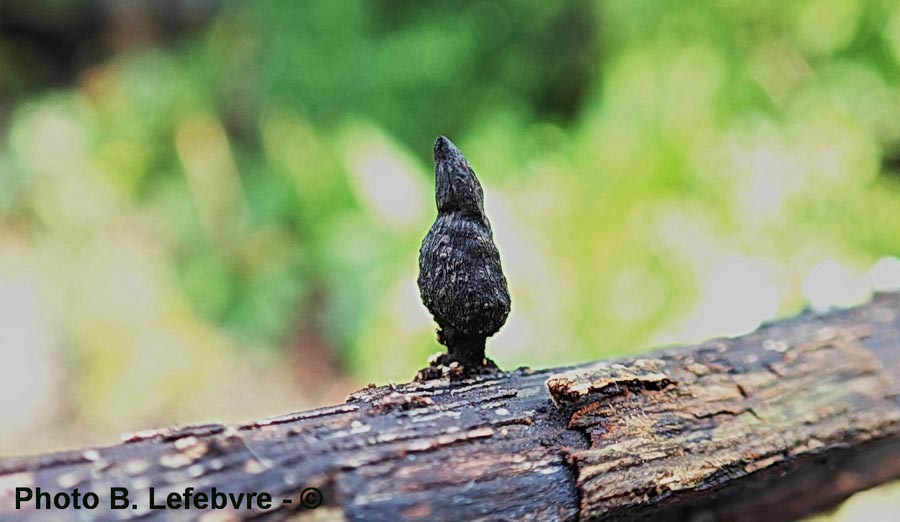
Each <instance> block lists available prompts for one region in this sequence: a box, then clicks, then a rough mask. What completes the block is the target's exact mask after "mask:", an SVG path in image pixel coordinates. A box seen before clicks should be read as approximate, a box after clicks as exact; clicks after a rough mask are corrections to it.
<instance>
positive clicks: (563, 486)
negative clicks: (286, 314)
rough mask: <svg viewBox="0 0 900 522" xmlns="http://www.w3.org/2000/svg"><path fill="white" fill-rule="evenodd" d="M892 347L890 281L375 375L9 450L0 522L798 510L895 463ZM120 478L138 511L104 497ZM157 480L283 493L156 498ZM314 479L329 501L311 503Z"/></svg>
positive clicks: (785, 515)
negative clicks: (854, 297)
mask: <svg viewBox="0 0 900 522" xmlns="http://www.w3.org/2000/svg"><path fill="white" fill-rule="evenodd" d="M898 354H900V296H898V295H882V296H879V297H878V298H876V300H875V301H873V302H872V303H870V304H868V305H865V306H862V307H859V308H856V309H853V310H848V311H844V312H839V313H834V314H830V315H825V316H812V315H804V316H800V317H797V318H793V319H789V320H785V321H781V322H779V323H775V324H772V325H768V326H765V327H763V328H762V329H760V330H758V331H757V332H754V333H753V334H750V335H747V336H744V337H741V338H736V339H718V340H713V341H710V342H707V343H703V344H701V345H698V346H692V347H681V348H673V349H667V350H662V351H659V352H655V353H652V354H647V355H644V356H642V357H639V358H630V359H622V360H618V361H611V362H598V363H593V364H588V365H583V366H578V367H571V368H561V369H552V370H545V371H531V370H527V369H520V370H517V371H514V372H507V373H503V374H497V375H483V376H477V377H474V378H472V379H468V380H464V381H454V382H449V381H448V380H446V379H445V380H432V381H425V382H416V383H410V384H405V385H398V386H386V387H369V388H366V389H363V390H360V391H359V392H357V393H355V394H353V395H352V396H351V397H350V398H349V399H348V401H347V403H345V404H343V405H338V406H332V407H328V408H321V409H317V410H312V411H307V412H301V413H295V414H290V415H285V416H282V417H277V418H272V419H267V420H263V421H258V422H254V423H248V424H245V425H235V426H223V425H218V424H212V425H200V426H187V427H181V428H169V429H164V430H157V431H151V432H139V433H135V434H130V435H128V436H126V437H125V442H124V443H123V444H121V445H117V446H111V447H107V448H96V449H87V450H81V451H72V452H65V453H58V454H51V455H41V456H35V457H26V458H19V459H8V460H5V461H0V520H70V519H72V518H75V517H76V516H77V518H79V519H83V520H117V519H122V518H128V517H145V518H154V517H156V518H165V519H166V520H194V519H202V520H241V519H246V518H259V519H262V520H286V519H292V520H295V519H296V520H307V519H308V520H367V521H379V520H390V521H396V520H454V521H455V520H542V521H543V520H549V521H553V520H560V521H562V520H636V519H651V520H653V519H657V520H759V519H762V518H764V519H766V520H767V522H774V521H778V520H791V519H793V518H796V517H797V516H800V515H805V514H809V513H810V512H813V511H815V510H819V509H823V508H826V507H829V506H832V505H834V504H836V503H837V502H839V501H840V500H842V499H844V498H846V497H847V496H848V495H850V494H852V493H853V492H855V491H858V490H861V489H864V488H867V487H871V486H873V485H876V484H879V483H882V482H885V481H888V480H891V479H894V478H898V477H900V400H898V397H900V386H898V381H900V355H898ZM113 486H115V487H124V488H127V489H128V490H129V492H130V497H129V498H130V499H131V501H132V502H133V503H134V504H136V505H137V508H136V509H128V510H123V511H110V510H108V509H105V508H106V507H107V506H108V499H109V494H110V487H113ZM16 487H31V488H35V487H41V488H43V489H44V490H46V491H50V492H58V491H71V490H72V488H76V487H77V488H79V490H80V491H81V492H86V491H93V492H96V493H97V494H98V496H99V497H100V499H101V501H100V508H98V509H96V510H81V511H78V512H77V514H76V513H74V512H73V511H72V510H49V511H48V510H44V509H42V510H34V509H33V506H31V507H32V509H23V510H20V511H16V510H15V509H14V500H15V488H16ZM151 487H152V488H154V490H155V492H156V497H157V498H161V497H164V496H165V495H166V494H167V493H168V492H181V491H183V490H184V488H185V487H194V488H196V489H197V490H198V491H210V490H211V489H212V488H213V487H216V488H217V489H219V490H223V491H226V492H241V491H244V492H254V491H255V492H262V491H266V492H269V493H271V494H272V495H273V497H274V499H275V501H276V502H275V505H274V506H273V507H272V508H271V509H268V510H264V511H246V510H238V511H230V510H220V511H214V512H213V511H209V512H205V511H202V510H196V509H194V510H165V511H160V510H150V509H149V507H148V500H149V491H150V488H151ZM308 487H316V488H319V489H320V490H321V492H322V498H323V501H324V502H323V505H322V506H321V507H319V508H318V509H315V510H310V509H304V508H303V507H302V506H301V503H300V501H299V499H300V495H301V492H302V491H303V490H304V489H305V488H308ZM284 498H288V499H292V503H290V504H284V503H282V499H284Z"/></svg>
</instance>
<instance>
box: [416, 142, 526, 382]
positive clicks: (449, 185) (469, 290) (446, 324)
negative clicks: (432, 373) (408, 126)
mask: <svg viewBox="0 0 900 522" xmlns="http://www.w3.org/2000/svg"><path fill="white" fill-rule="evenodd" d="M434 174H435V200H436V202H437V210H438V216H437V219H436V220H435V222H434V224H433V225H432V226H431V230H429V231H428V235H426V236H425V239H424V240H423V241H422V247H421V248H420V249H419V293H420V295H421V296H422V302H423V303H425V306H426V307H427V308H428V310H429V311H430V312H431V315H433V316H434V319H435V321H437V324H438V326H439V327H440V329H439V330H438V341H439V342H440V343H441V344H443V345H445V346H446V347H447V355H446V356H442V358H441V359H440V360H439V361H438V363H437V364H445V365H446V364H449V363H452V362H457V363H459V365H460V366H462V367H463V369H464V370H465V372H466V373H473V372H474V373H477V372H478V371H479V370H483V369H488V368H495V366H494V363H493V362H492V361H490V360H489V359H486V358H485V354H484V349H485V340H486V339H487V338H488V337H490V336H492V335H494V334H495V333H497V330H499V329H500V327H501V326H503V323H505V322H506V317H507V316H508V315H509V306H510V303H509V290H508V289H507V286H506V277H505V276H504V275H503V269H502V268H501V266H500V254H499V252H497V246H496V245H494V236H493V233H492V231H491V224H490V222H489V221H488V218H487V215H485V213H484V192H483V191H482V189H481V184H480V183H479V182H478V178H477V177H475V171H473V170H472V167H470V166H469V162H468V161H467V160H466V158H465V156H463V154H462V152H460V150H459V149H458V148H456V146H455V145H454V144H453V143H452V142H451V141H450V140H448V139H447V138H445V137H443V136H439V137H438V138H437V140H436V141H435V143H434Z"/></svg>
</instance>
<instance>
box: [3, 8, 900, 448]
mask: <svg viewBox="0 0 900 522" xmlns="http://www.w3.org/2000/svg"><path fill="white" fill-rule="evenodd" d="M40 4H41V5H43V6H44V8H45V9H47V10H49V11H53V10H54V9H64V8H63V7H60V6H55V5H54V3H53V2H44V3H40ZM23 49H27V46H23V44H22V42H21V41H18V40H16V39H15V38H13V37H12V36H9V35H7V36H6V37H4V38H2V39H0V64H2V65H3V66H4V69H6V70H7V71H8V72H9V73H10V74H9V75H7V76H6V77H4V79H3V81H0V96H2V97H3V98H0V104H3V103H4V102H3V101H2V100H3V99H7V100H9V101H10V103H9V104H7V106H6V107H4V108H3V110H2V111H0V114H3V115H4V116H5V117H6V119H5V121H4V124H5V127H4V132H3V143H2V149H0V310H5V311H7V312H9V313H7V314H5V317H6V319H0V322H3V324H4V325H5V327H4V328H3V329H0V332H2V333H0V339H2V340H3V341H2V345H0V366H3V367H6V368H9V370H7V371H6V372H4V371H3V370H0V376H3V377H4V379H5V381H6V383H7V384H6V387H5V388H2V389H0V390H2V393H0V395H3V396H5V397H14V398H15V399H10V400H6V402H2V401H0V406H2V409H0V418H9V419H14V420H15V422H11V423H10V426H12V428H10V429H9V430H7V431H8V433H7V434H5V435H6V439H4V441H5V442H8V444H11V446H10V447H11V448H13V450H17V449H18V448H29V449H37V447H36V446H35V445H36V444H40V443H41V439H39V438H38V439H35V438H33V437H32V438H29V439H27V440H26V439H25V436H24V433H27V432H31V431H32V430H34V429H35V427H36V426H39V427H43V428H45V431H44V432H45V433H48V434H49V435H47V436H46V438H45V439H44V443H45V444H56V445H58V444H62V443H63V442H68V441H70V440H74V441H81V440H82V439H81V438H80V437H82V436H83V437H84V438H90V437H93V438H94V439H93V440H96V438H97V437H109V433H110V432H112V431H113V430H123V429H133V428H138V427H141V426H145V425H152V424H159V423H170V422H176V421H198V420H203V419H204V418H209V419H226V420H227V419H233V418H248V417H257V416H259V415H261V414H262V413H278V412H280V411H283V410H285V409H298V408H300V407H303V406H310V405H313V404H317V403H322V402H326V401H334V400H340V398H341V396H342V394H344V393H346V392H347V391H349V390H351V389H353V387H355V386H359V385H361V384H364V383H365V382H368V381H375V382H384V381H386V380H388V379H393V380H406V379H408V378H409V377H410V376H412V375H413V374H414V372H415V370H416V369H417V368H419V367H420V366H422V364H423V362H424V361H425V359H426V357H427V356H428V355H429V354H431V353H433V352H435V351H436V350H437V349H438V346H437V344H436V343H435V341H434V335H433V325H432V323H431V320H430V318H429V317H428V316H427V313H426V312H425V310H424V308H423V307H422V306H421V304H420V303H419V302H418V295H417V290H416V288H415V275H416V257H417V252H418V245H419V241H420V240H421V238H422V237H423V236H424V234H425V232H426V230H427V229H428V227H429V226H430V223H431V221H432V219H433V217H434V213H435V212H434V208H433V195H432V183H433V178H432V174H431V159H430V154H431V144H432V142H433V140H434V137H435V136H436V135H437V134H446V135H448V136H450V137H451V138H452V139H454V141H455V142H456V143H457V144H459V145H460V147H461V148H462V149H463V151H465V152H466V154H467V155H468V157H469V159H470V161H471V163H472V164H473V166H474V167H475V169H476V171H477V172H478V174H479V176H480V178H481V180H482V182H483V184H484V185H485V187H486V206H487V209H488V213H489V215H490V216H491V219H492V221H493V224H494V232H495V236H496V240H497V243H498V245H499V247H500V251H501V256H502V257H503V262H504V267H505V269H506V271H507V275H508V278H509V280H510V285H511V292H512V297H513V312H512V315H511V317H510V321H509V323H508V325H507V327H506V328H505V329H504V330H502V331H501V333H500V334H498V335H497V336H496V337H495V338H494V339H492V340H491V341H490V342H489V345H488V347H489V350H490V353H491V354H492V356H493V357H494V358H495V360H497V361H498V363H500V364H501V366H504V367H515V366H517V365H532V366H549V365H562V364H567V363H573V362H577V361H584V360H588V359H596V358H600V357H606V356H611V355H615V354H621V353H627V352H634V351H639V350H644V349H646V348H648V347H650V346H653V345H656V344H660V343H668V342H690V341H698V340H700V339H702V338H704V337H708V336H712V335H722V334H733V333H739V332H742V331H746V330H748V329H752V328H753V327H755V326H756V325H757V324H759V322H760V321H763V320H767V319H770V318H772V317H774V316H776V315H783V314H786V313H790V312H795V311H797V310H799V309H801V308H802V307H803V306H805V303H806V299H807V298H809V295H804V291H807V290H809V288H808V287H809V286H810V285H812V284H814V283H816V281H817V280H822V279H824V280H825V281H826V285H825V286H828V284H827V283H828V282H833V281H838V282H842V283H846V284H844V285H843V286H842V288H844V289H846V288H848V287H850V288H851V290H850V291H846V290H845V291H843V293H842V292H841V291H838V292H837V294H835V296H833V297H834V298H833V300H834V301H835V304H852V303H853V302H857V301H858V300H860V299H864V298H865V295H866V292H867V290H866V288H865V285H866V282H865V278H864V274H865V273H866V271H867V270H868V268H869V267H870V266H871V265H872V264H873V263H874V262H875V260H877V259H879V258H881V257H883V256H886V255H897V254H898V251H900V242H898V241H897V238H898V237H900V199H898V196H900V192H898V189H900V187H898V182H897V176H898V175H900V172H898V170H900V167H898V165H900V159H898V158H900V6H898V5H896V3H894V2H888V1H878V0H872V1H863V0H804V1H799V2H769V1H764V2H736V1H725V2H710V1H705V2H700V1H682V2H663V1H634V0H628V1H625V0H621V1H609V2H588V1H576V2H567V3H559V4H557V3H553V2H537V1H535V2H520V1H511V0H507V1H471V2H453V3H440V4H433V5H432V4H424V3H421V2H412V1H405V2H395V1H392V2H386V1H368V2H364V1H361V0H360V1H348V2H315V1H313V2H291V1H286V0H259V1H256V2H249V3H240V4H238V3H234V4H231V3H226V4H225V5H223V6H222V7H221V9H219V10H218V11H216V13H215V15H214V16H212V18H211V19H210V21H209V22H208V24H206V25H203V26H200V27H199V28H196V29H194V30H191V31H186V32H183V33H180V34H178V35H177V36H173V37H171V38H160V39H158V40H156V41H154V42H153V43H151V44H148V45H142V46H136V47H133V48H129V49H127V50H123V51H122V52H119V53H117V54H115V55H113V56H111V57H109V58H108V59H104V60H102V61H100V62H98V63H94V64H91V65H90V66H85V67H82V68H80V69H78V70H77V71H76V72H75V74H74V75H73V77H72V81H71V82H68V83H66V82H62V83H61V84H57V85H53V86H49V87H47V86H46V85H45V84H43V83H41V81H40V78H30V77H28V75H29V71H30V70H31V69H29V68H28V67H24V66H22V63H23V62H22V58H21V56H22V55H21V52H24V51H23ZM35 60H36V61H37V62H40V57H39V56H38V57H37V58H35ZM33 70H34V71H36V72H35V73H34V74H44V72H42V71H45V69H42V68H40V67H36V68H34V69H33ZM23 86H25V87H27V88H25V87H23ZM826 260H830V261H826ZM823 261H826V262H825V263H824V264H823ZM811 278H812V279H811ZM817 278H818V279H817ZM811 281H812V282H811ZM854 285H856V286H854ZM853 288H856V290H853ZM820 293H821V292H820ZM807 294H808V292H807ZM826 297H827V296H826ZM0 315H3V314H0ZM23 325H26V326H23ZM4 334H5V335H6V336H5V337H4ZM4 361H5V362H4ZM7 374H8V375H7ZM15 377H18V379H17V378H15ZM0 386H3V385H2V384H0ZM23 396H29V397H31V396H35V397H40V398H39V399H37V398H35V399H34V400H27V401H24V402H23V401H21V400H20V399H19V398H21V397H23ZM60 433H67V434H72V433H76V434H79V435H67V436H66V437H68V438H66V437H64V436H62V435H59V434H60ZM7 439H8V440H7ZM11 451H12V450H11Z"/></svg>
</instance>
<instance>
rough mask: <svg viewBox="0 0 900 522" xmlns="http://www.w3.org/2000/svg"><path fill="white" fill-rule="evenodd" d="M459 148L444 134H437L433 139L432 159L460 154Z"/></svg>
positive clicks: (442, 158)
mask: <svg viewBox="0 0 900 522" xmlns="http://www.w3.org/2000/svg"><path fill="white" fill-rule="evenodd" d="M460 154H461V153H460V152H459V149H458V148H456V145H454V144H453V142H452V141H450V140H449V139H448V138H447V137H446V136H438V137H437V139H436V140H434V160H435V161H441V160H446V159H449V158H451V157H453V156H456V155H460Z"/></svg>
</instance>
